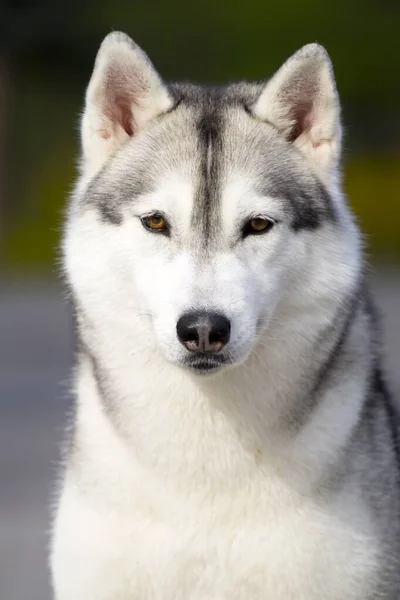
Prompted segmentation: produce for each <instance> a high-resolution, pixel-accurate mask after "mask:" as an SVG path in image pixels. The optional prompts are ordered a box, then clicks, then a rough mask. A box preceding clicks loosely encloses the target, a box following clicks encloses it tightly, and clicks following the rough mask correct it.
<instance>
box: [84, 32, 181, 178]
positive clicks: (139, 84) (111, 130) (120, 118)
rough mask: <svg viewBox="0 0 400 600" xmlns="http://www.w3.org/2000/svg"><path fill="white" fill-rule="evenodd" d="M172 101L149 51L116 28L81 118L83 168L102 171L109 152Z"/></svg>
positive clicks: (100, 58) (102, 53)
mask: <svg viewBox="0 0 400 600" xmlns="http://www.w3.org/2000/svg"><path fill="white" fill-rule="evenodd" d="M172 105H173V99H172V97H171V96H170V94H169V92H168V90H167V88H166V86H165V85H164V84H163V82H162V81H161V79H160V77H159V75H158V74H157V72H156V70H155V69H154V67H153V65H152V64H151V62H150V60H149V59H148V57H147V56H146V54H145V53H144V52H143V51H142V50H141V49H140V48H139V47H138V46H136V44H135V43H134V42H133V41H132V40H131V39H130V38H129V37H128V36H127V35H125V34H123V33H119V32H114V33H111V34H110V35H108V36H107V37H106V38H105V40H104V41H103V43H102V44H101V46H100V49H99V52H98V54H97V57H96V62H95V66H94V70H93V74H92V78H91V80H90V83H89V86H88V89H87V92H86V104H85V110H84V115H83V120H82V131H81V135H82V148H83V163H84V164H83V167H84V170H85V173H88V172H89V173H90V174H94V173H95V172H96V171H98V170H99V169H100V168H101V167H102V165H103V164H104V163H105V161H106V160H107V159H108V157H109V156H110V154H111V153H112V152H113V151H114V150H115V149H116V148H118V146H120V145H121V144H123V143H124V142H125V141H126V140H128V139H129V137H131V136H132V135H135V134H136V133H137V132H138V131H140V129H141V128H143V127H144V126H145V124H146V123H147V122H148V121H150V120H151V119H153V118H154V117H156V116H157V115H159V114H161V113H163V112H165V111H167V110H168V109H170V108H171V106H172Z"/></svg>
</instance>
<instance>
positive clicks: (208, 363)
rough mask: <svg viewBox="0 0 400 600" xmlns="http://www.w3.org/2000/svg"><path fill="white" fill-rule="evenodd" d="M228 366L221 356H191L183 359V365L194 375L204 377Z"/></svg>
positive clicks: (227, 362)
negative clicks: (197, 374)
mask: <svg viewBox="0 0 400 600" xmlns="http://www.w3.org/2000/svg"><path fill="white" fill-rule="evenodd" d="M227 364H229V361H228V360H227V359H226V358H224V357H223V356H218V355H216V356H213V357H208V356H202V357H199V356H193V357H192V356H191V357H188V358H186V359H185V361H184V365H185V367H187V368H189V369H190V370H192V371H194V372H195V373H199V374H202V375H206V374H208V373H212V372H215V371H217V370H218V369H220V368H221V367H223V366H224V365H227Z"/></svg>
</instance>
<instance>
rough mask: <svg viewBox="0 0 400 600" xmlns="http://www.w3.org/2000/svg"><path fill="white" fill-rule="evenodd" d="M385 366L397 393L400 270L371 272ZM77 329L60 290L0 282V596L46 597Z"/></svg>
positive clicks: (4, 599)
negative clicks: (52, 512) (50, 538)
mask: <svg viewBox="0 0 400 600" xmlns="http://www.w3.org/2000/svg"><path fill="white" fill-rule="evenodd" d="M373 283H374V286H373V287H374V290H375V297H376V299H377V302H378V306H379V309H380V313H381V314H382V317H383V322H384V332H385V339H386V342H387V343H386V354H387V361H386V365H387V371H388V373H389V381H390V382H391V384H392V389H393V390H394V391H395V393H396V395H397V397H398V398H399V397H400V270H399V271H398V272H396V271H389V270H385V271H384V272H379V273H377V274H376V276H375V277H374V279H373ZM72 347H73V336H72V331H71V317H70V312H69V308H68V305H67V303H66V302H65V301H64V300H63V296H62V292H61V291H60V289H58V288H57V287H55V286H49V285H48V284H41V285H39V284H38V283H34V284H32V283H30V284H28V283H25V284H21V283H20V284H16V283H10V282H2V283H1V282H0V600H49V599H50V597H51V595H50V589H49V584H48V579H49V577H48V571H47V562H46V560H47V559H46V554H47V551H46V547H47V543H48V529H49V507H50V496H51V493H52V490H54V481H55V474H56V470H57V469H56V467H57V461H58V459H59V444H60V441H61V439H62V437H63V426H64V423H65V415H66V413H67V412H68V409H69V407H70V405H71V401H70V398H69V393H68V387H69V386H68V378H69V377H70V371H71V361H72Z"/></svg>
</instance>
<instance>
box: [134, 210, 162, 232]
mask: <svg viewBox="0 0 400 600" xmlns="http://www.w3.org/2000/svg"><path fill="white" fill-rule="evenodd" d="M141 222H142V225H143V227H144V228H145V229H147V230H148V231H152V232H153V233H167V232H168V224H167V221H166V220H165V218H164V217H163V216H162V215H160V214H158V213H154V214H153V215H147V216H146V217H142V218H141Z"/></svg>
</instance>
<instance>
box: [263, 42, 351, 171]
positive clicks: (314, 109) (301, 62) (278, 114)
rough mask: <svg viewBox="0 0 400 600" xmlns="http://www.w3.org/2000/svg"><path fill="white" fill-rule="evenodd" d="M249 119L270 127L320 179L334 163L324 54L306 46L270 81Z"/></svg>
mask: <svg viewBox="0 0 400 600" xmlns="http://www.w3.org/2000/svg"><path fill="white" fill-rule="evenodd" d="M252 110H253V113H254V114H255V115H256V116H257V117H258V118H259V119H262V120H265V121H269V122H270V123H272V124H273V125H274V126H275V127H276V128H277V129H278V130H279V131H280V132H281V133H282V135H283V136H284V137H285V138H286V140H288V141H289V142H291V143H293V144H294V145H295V146H297V147H298V148H299V149H300V150H301V151H302V152H303V153H304V154H305V155H306V156H307V158H308V159H309V160H310V161H312V162H313V163H314V164H315V166H316V167H318V168H319V169H320V170H322V173H321V174H323V173H325V174H327V175H329V173H330V172H331V170H332V169H333V168H334V167H335V166H336V165H337V162H338V160H339V158H340V141H341V127H340V103H339V98H338V94H337V91H336V85H335V79H334V75H333V70H332V64H331V61H330V59H329V56H328V54H327V52H326V50H325V49H324V48H323V47H322V46H319V45H318V44H309V45H307V46H304V47H303V48H301V49H300V50H299V51H298V52H296V54H294V55H293V56H292V57H291V58H289V60H287V61H286V63H285V64H284V65H283V66H282V67H281V68H280V69H279V71H278V72H277V73H276V74H275V75H274V76H273V77H272V79H270V81H269V82H268V83H267V84H266V86H265V88H264V90H263V91H262V93H261V95H260V97H259V98H258V100H257V101H256V103H255V104H254V106H253V108H252Z"/></svg>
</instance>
